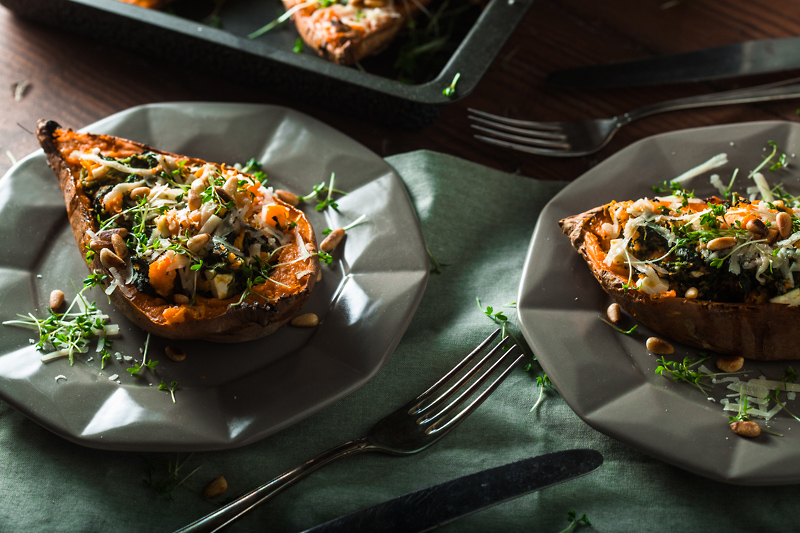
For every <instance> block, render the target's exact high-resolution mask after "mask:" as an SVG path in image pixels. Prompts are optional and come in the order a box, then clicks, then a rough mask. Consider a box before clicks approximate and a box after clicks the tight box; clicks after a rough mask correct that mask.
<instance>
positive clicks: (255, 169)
mask: <svg viewBox="0 0 800 533" xmlns="http://www.w3.org/2000/svg"><path fill="white" fill-rule="evenodd" d="M242 172H244V173H245V174H250V175H251V176H253V177H254V178H255V179H257V180H258V181H260V182H261V183H262V184H266V182H267V173H266V172H264V171H263V170H262V169H261V162H259V161H256V158H254V157H251V158H250V159H249V160H248V161H247V163H245V164H244V166H242Z"/></svg>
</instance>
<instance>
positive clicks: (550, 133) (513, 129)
mask: <svg viewBox="0 0 800 533" xmlns="http://www.w3.org/2000/svg"><path fill="white" fill-rule="evenodd" d="M470 118H472V120H473V121H475V122H477V123H478V124H485V125H487V126H491V127H494V131H498V130H499V131H506V132H508V133H518V134H520V135H522V136H524V137H534V138H538V139H550V140H553V141H566V140H567V136H566V135H565V134H564V132H563V130H561V129H558V130H556V129H547V130H539V129H530V128H520V127H518V126H509V125H507V124H503V123H501V122H492V121H491V120H486V119H482V118H479V117H470ZM472 127H473V128H475V129H477V130H482V131H488V132H492V131H493V130H491V129H490V128H484V127H481V126H477V125H475V124H472Z"/></svg>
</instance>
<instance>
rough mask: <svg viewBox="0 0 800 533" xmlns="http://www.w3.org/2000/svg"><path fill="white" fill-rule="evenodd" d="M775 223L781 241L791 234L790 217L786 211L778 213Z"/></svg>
mask: <svg viewBox="0 0 800 533" xmlns="http://www.w3.org/2000/svg"><path fill="white" fill-rule="evenodd" d="M775 222H776V223H777V225H778V233H779V234H780V236H781V239H785V238H786V237H788V236H789V235H791V234H792V217H791V215H789V213H787V212H786V211H781V212H780V213H778V217H777V218H776V219H775Z"/></svg>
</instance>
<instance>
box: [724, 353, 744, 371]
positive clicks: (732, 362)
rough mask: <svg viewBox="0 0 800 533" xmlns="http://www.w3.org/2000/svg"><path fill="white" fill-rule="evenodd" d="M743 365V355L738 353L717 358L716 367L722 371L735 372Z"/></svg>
mask: <svg viewBox="0 0 800 533" xmlns="http://www.w3.org/2000/svg"><path fill="white" fill-rule="evenodd" d="M742 366H744V357H741V356H738V355H726V356H725V357H720V358H719V359H717V368H719V369H720V370H722V371H723V372H737V371H739V370H741V369H742Z"/></svg>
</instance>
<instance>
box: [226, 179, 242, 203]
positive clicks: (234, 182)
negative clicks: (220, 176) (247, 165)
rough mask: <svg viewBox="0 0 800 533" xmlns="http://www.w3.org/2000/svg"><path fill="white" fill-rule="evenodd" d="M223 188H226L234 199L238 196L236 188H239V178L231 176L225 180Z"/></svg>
mask: <svg viewBox="0 0 800 533" xmlns="http://www.w3.org/2000/svg"><path fill="white" fill-rule="evenodd" d="M222 188H223V189H225V192H226V193H228V194H229V195H230V197H231V199H233V197H234V196H236V189H238V188H239V178H237V177H235V176H231V177H230V178H228V179H227V180H225V185H223V186H222Z"/></svg>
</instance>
